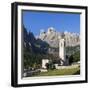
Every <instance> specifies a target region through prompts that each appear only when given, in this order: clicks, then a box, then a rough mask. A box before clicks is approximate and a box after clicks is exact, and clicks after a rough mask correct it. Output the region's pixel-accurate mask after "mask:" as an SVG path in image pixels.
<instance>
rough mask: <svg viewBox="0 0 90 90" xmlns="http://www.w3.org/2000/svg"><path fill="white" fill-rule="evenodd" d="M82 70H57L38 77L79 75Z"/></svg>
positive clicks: (43, 73) (41, 73)
mask: <svg viewBox="0 0 90 90" xmlns="http://www.w3.org/2000/svg"><path fill="white" fill-rule="evenodd" d="M79 74H80V68H79V67H77V68H72V69H59V70H57V69H55V70H48V71H47V72H40V74H39V75H38V76H55V75H56V76H57V75H79Z"/></svg>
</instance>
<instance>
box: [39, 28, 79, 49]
mask: <svg viewBox="0 0 90 90" xmlns="http://www.w3.org/2000/svg"><path fill="white" fill-rule="evenodd" d="M38 38H39V39H41V40H42V41H45V42H47V43H48V44H49V45H50V47H53V48H58V47H59V38H64V39H65V41H66V46H67V47H68V46H77V45H79V44H80V36H79V34H78V33H71V32H67V31H65V32H62V33H61V32H57V31H56V30H55V29H54V28H53V27H50V28H48V29H47V31H46V32H45V31H44V30H43V31H41V32H40V35H39V37H38Z"/></svg>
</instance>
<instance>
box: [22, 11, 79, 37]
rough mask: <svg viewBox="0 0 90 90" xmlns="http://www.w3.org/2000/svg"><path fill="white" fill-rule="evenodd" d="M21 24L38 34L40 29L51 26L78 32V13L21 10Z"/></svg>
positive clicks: (61, 30)
mask: <svg viewBox="0 0 90 90" xmlns="http://www.w3.org/2000/svg"><path fill="white" fill-rule="evenodd" d="M22 18H23V24H24V26H25V28H26V29H27V31H31V32H33V34H34V35H35V36H37V35H39V33H40V30H41V29H44V31H47V29H48V28H49V27H53V28H55V29H56V31H58V32H64V31H68V32H77V33H79V32H80V14H72V13H62V12H60V13H55V12H53V13H50V12H34V11H23V13H22Z"/></svg>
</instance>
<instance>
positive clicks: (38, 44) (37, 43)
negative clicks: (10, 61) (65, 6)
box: [23, 27, 49, 54]
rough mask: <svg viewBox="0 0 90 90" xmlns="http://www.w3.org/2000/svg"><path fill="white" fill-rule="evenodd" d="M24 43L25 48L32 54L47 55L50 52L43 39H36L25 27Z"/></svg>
mask: <svg viewBox="0 0 90 90" xmlns="http://www.w3.org/2000/svg"><path fill="white" fill-rule="evenodd" d="M23 32H24V33H23V43H24V48H25V49H27V51H29V52H32V53H44V54H45V53H46V52H47V50H48V46H49V45H48V44H47V43H46V42H45V41H42V40H41V39H36V38H35V37H34V35H33V33H32V32H27V30H26V29H25V27H23Z"/></svg>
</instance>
